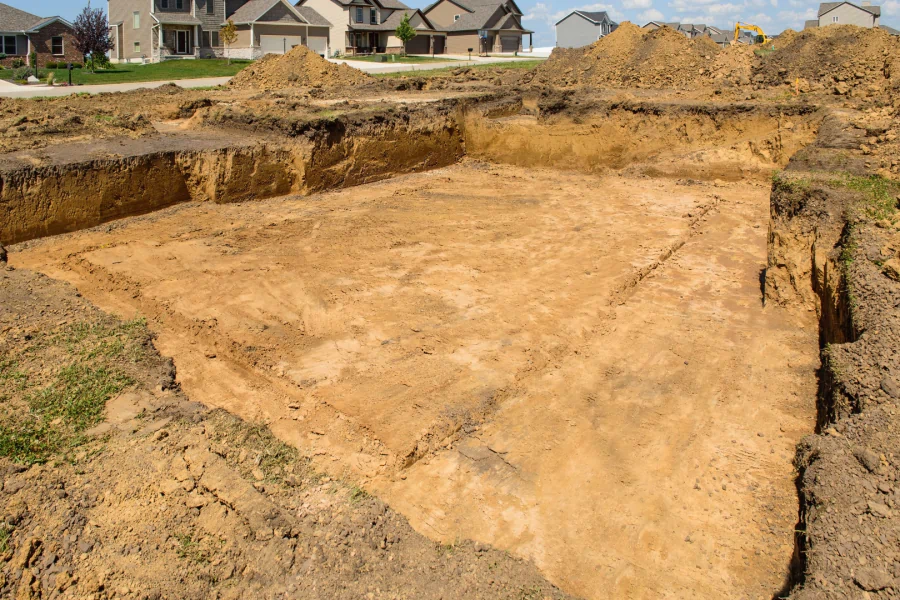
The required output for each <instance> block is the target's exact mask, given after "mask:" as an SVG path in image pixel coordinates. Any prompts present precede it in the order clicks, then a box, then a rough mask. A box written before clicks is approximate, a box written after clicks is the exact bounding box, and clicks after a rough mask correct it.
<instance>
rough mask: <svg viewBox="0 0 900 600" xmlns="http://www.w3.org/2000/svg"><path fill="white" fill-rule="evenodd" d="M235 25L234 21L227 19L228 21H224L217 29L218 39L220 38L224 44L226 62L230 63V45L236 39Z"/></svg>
mask: <svg viewBox="0 0 900 600" xmlns="http://www.w3.org/2000/svg"><path fill="white" fill-rule="evenodd" d="M237 38H238V34H237V25H235V24H234V21H232V20H231V19H228V22H227V23H225V26H224V27H222V29H220V30H219V39H220V40H222V43H224V44H225V54H226V55H227V58H228V64H229V65H230V64H231V52H230V51H229V50H230V49H231V45H232V44H233V43H235V42H236V41H237Z"/></svg>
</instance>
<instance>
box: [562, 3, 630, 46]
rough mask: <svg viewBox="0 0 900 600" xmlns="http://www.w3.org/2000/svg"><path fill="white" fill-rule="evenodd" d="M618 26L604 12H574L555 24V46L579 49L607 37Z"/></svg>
mask: <svg viewBox="0 0 900 600" xmlns="http://www.w3.org/2000/svg"><path fill="white" fill-rule="evenodd" d="M618 26H619V24H618V23H616V22H615V21H613V20H612V19H610V18H609V14H608V13H607V12H606V11H601V12H589V11H584V10H575V11H572V12H570V13H569V14H568V15H566V16H565V17H563V18H562V19H560V20H559V21H557V22H556V46H557V47H559V48H581V47H582V46H589V45H590V44H593V43H594V42H596V41H597V40H599V39H600V38H602V37H604V36H607V35H609V34H610V33H612V32H613V31H615V30H616V28H617V27H618Z"/></svg>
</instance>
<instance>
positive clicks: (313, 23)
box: [107, 0, 331, 62]
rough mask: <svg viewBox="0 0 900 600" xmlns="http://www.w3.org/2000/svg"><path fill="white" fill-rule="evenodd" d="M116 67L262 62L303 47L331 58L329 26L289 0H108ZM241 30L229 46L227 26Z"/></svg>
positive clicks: (310, 10) (314, 12)
mask: <svg viewBox="0 0 900 600" xmlns="http://www.w3.org/2000/svg"><path fill="white" fill-rule="evenodd" d="M108 3H109V5H108V10H107V14H108V15H109V27H110V34H111V37H112V39H113V44H114V46H113V49H112V51H111V52H110V59H111V60H112V61H113V62H159V61H161V60H170V59H196V58H215V57H219V58H221V57H230V58H260V57H261V56H263V55H265V54H284V53H285V52H288V51H289V50H290V49H291V48H293V47H294V46H298V45H304V46H308V47H309V48H310V49H312V50H315V51H316V52H318V53H319V54H321V55H323V56H325V55H327V53H328V50H329V37H328V36H329V29H330V27H331V23H329V22H328V21H327V20H326V19H325V18H324V17H322V16H321V15H320V14H318V13H317V12H316V11H315V10H312V9H310V8H297V7H295V6H294V5H293V4H292V3H291V2H289V1H288V0H108ZM229 21H231V22H233V23H234V24H235V26H236V28H237V41H236V42H235V43H233V44H231V45H229V46H227V47H226V45H225V44H224V42H223V41H222V39H221V35H220V32H221V30H222V27H224V26H225V24H226V23H228V22H229Z"/></svg>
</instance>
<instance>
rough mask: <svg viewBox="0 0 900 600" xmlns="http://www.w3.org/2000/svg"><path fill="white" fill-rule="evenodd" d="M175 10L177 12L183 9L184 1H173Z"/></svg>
mask: <svg viewBox="0 0 900 600" xmlns="http://www.w3.org/2000/svg"><path fill="white" fill-rule="evenodd" d="M175 8H176V9H178V10H181V9H182V8H184V0H175Z"/></svg>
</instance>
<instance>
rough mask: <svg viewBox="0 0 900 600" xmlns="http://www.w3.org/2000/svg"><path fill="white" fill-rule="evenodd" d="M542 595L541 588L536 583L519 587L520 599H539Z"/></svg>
mask: <svg viewBox="0 0 900 600" xmlns="http://www.w3.org/2000/svg"><path fill="white" fill-rule="evenodd" d="M542 597H543V596H542V594H541V588H539V587H538V586H536V585H533V586H531V587H522V588H519V600H539V599H540V598H542Z"/></svg>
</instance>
